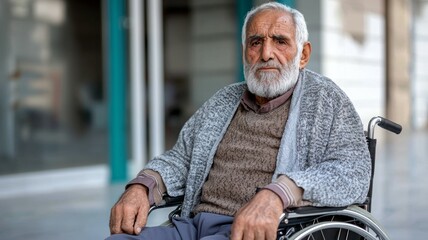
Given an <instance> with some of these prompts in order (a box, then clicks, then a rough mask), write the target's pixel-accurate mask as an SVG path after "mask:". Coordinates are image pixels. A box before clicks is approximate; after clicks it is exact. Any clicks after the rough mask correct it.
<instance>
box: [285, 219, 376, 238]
mask: <svg viewBox="0 0 428 240" xmlns="http://www.w3.org/2000/svg"><path fill="white" fill-rule="evenodd" d="M306 239H307V240H312V239H314V240H315V239H316V240H326V239H341V240H342V239H343V240H351V239H352V240H362V239H367V240H379V238H378V237H377V236H373V235H372V234H371V233H370V232H368V231H366V230H365V229H363V228H360V227H359V226H356V225H354V224H350V223H346V222H321V223H317V224H314V225H311V226H309V227H306V228H304V229H302V230H300V231H299V232H297V233H295V234H294V235H293V236H291V237H290V238H289V240H306Z"/></svg>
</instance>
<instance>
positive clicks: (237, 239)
mask: <svg viewBox="0 0 428 240" xmlns="http://www.w3.org/2000/svg"><path fill="white" fill-rule="evenodd" d="M238 225H240V224H239V223H238V222H234V223H233V224H232V228H231V230H230V232H231V233H230V240H241V239H244V238H243V237H244V231H243V229H242V227H241V226H238Z"/></svg>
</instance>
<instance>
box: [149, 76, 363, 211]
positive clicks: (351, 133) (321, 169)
mask: <svg viewBox="0 0 428 240" xmlns="http://www.w3.org/2000/svg"><path fill="white" fill-rule="evenodd" d="M245 89H246V85H245V83H236V84H232V85H229V86H226V87H224V88H223V89H221V90H219V91H218V92H217V93H216V94H215V95H214V96H213V97H211V98H210V99H209V100H208V101H207V102H205V103H204V104H203V106H202V107H201V108H200V109H199V110H198V111H196V113H195V114H194V115H193V116H192V117H191V118H190V119H189V120H188V121H187V122H186V124H185V125H184V127H183V128H182V130H181V132H180V134H179V137H178V140H177V143H176V144H175V146H174V147H173V148H172V149H171V150H169V151H167V152H165V153H164V154H162V155H160V156H157V157H155V158H154V159H153V160H151V161H150V162H149V163H148V164H147V166H146V169H152V170H154V171H157V172H159V174H160V175H161V177H162V179H163V181H164V183H165V186H166V188H167V192H168V194H169V195H171V196H178V195H183V194H184V195H185V198H184V203H183V208H182V215H183V216H189V214H190V213H191V211H192V209H193V208H194V206H195V205H196V204H198V203H199V201H200V196H201V190H202V185H203V184H204V182H205V179H206V178H207V176H208V173H209V171H210V169H211V166H212V163H213V159H214V155H215V153H216V151H217V147H218V145H219V143H220V141H221V139H222V138H223V135H224V133H225V132H226V130H227V128H228V126H229V124H230V122H231V120H232V117H233V115H234V113H235V111H236V109H237V107H238V105H239V104H240V99H241V96H242V93H243V92H244V90H245ZM367 149H368V148H367V145H366V142H365V138H364V133H363V127H362V124H361V120H360V117H359V116H358V114H357V112H356V111H355V109H354V107H353V105H352V103H351V102H350V100H349V98H348V97H347V96H346V95H345V93H344V92H343V91H342V90H340V89H339V87H338V86H337V85H336V84H335V83H333V82H332V81H331V80H330V79H328V78H326V77H324V76H321V75H319V74H317V73H315V72H312V71H310V70H302V71H301V72H300V75H299V81H298V83H297V85H296V87H295V90H294V93H293V97H292V100H291V106H290V112H289V117H288V121H287V123H286V126H285V131H284V135H283V138H282V140H281V146H280V149H279V152H278V157H277V164H276V165H277V166H276V170H275V173H274V175H273V176H272V180H274V179H276V178H277V177H278V175H282V174H285V175H287V176H288V177H289V178H291V179H292V180H294V182H295V183H296V184H297V186H299V187H302V188H303V189H304V194H303V199H304V200H308V201H310V202H311V203H312V204H313V205H315V206H345V205H349V204H352V203H361V202H364V200H365V197H366V195H367V191H368V186H369V180H370V168H371V165H370V156H369V152H368V150H367Z"/></svg>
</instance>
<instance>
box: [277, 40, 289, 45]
mask: <svg viewBox="0 0 428 240" xmlns="http://www.w3.org/2000/svg"><path fill="white" fill-rule="evenodd" d="M277 42H278V43H279V44H281V45H285V44H287V42H286V41H285V40H281V39H278V40H277Z"/></svg>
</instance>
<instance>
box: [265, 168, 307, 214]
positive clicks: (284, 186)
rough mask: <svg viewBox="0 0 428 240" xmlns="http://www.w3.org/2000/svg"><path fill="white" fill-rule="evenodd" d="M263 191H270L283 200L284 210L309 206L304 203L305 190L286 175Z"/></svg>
mask: <svg viewBox="0 0 428 240" xmlns="http://www.w3.org/2000/svg"><path fill="white" fill-rule="evenodd" d="M263 189H268V190H271V191H272V192H274V193H276V194H277V195H278V196H279V198H281V201H282V203H283V205H284V209H286V208H288V207H297V206H302V205H307V203H303V202H302V196H303V189H302V188H299V187H298V186H297V185H296V184H295V183H294V181H293V180H291V179H290V178H288V177H287V176H285V175H281V176H280V177H278V178H277V179H276V180H275V181H274V182H272V183H270V184H269V185H267V186H265V187H264V188H263Z"/></svg>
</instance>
